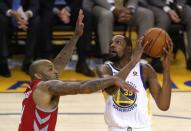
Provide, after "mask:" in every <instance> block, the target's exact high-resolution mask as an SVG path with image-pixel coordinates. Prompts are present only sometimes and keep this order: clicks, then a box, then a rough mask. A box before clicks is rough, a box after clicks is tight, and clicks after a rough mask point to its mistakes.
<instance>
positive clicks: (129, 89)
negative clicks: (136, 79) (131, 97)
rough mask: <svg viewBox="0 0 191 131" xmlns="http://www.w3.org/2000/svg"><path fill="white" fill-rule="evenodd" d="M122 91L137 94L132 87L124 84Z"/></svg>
mask: <svg viewBox="0 0 191 131" xmlns="http://www.w3.org/2000/svg"><path fill="white" fill-rule="evenodd" d="M124 89H126V90H128V91H130V92H133V93H137V92H138V90H137V89H135V88H134V87H132V86H131V85H129V84H125V85H124Z"/></svg>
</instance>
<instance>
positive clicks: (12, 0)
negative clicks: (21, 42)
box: [0, 0, 39, 77]
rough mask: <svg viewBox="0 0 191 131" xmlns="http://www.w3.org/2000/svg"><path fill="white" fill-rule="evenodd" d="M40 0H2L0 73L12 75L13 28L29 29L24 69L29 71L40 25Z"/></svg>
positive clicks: (0, 14)
mask: <svg viewBox="0 0 191 131" xmlns="http://www.w3.org/2000/svg"><path fill="white" fill-rule="evenodd" d="M38 9H39V1H38V0H1V1H0V75H1V76H4V77H10V76H11V72H10V70H9V67H8V61H7V59H8V55H9V53H8V43H9V38H10V37H9V36H10V34H11V33H13V29H22V30H25V31H27V33H28V36H27V42H26V49H25V58H24V61H23V64H22V70H23V71H25V72H27V71H28V68H29V66H30V64H31V62H32V58H33V52H34V47H35V44H36V41H37V32H38V26H39V16H38Z"/></svg>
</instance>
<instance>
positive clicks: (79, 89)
mask: <svg viewBox="0 0 191 131" xmlns="http://www.w3.org/2000/svg"><path fill="white" fill-rule="evenodd" d="M40 86H41V88H44V90H46V91H48V92H49V93H50V94H52V96H60V95H75V94H88V93H93V92H96V91H98V90H102V89H105V88H108V87H111V86H115V87H116V88H128V85H127V84H126V83H125V82H124V81H122V80H121V79H119V78H118V77H114V76H112V77H107V78H101V79H93V80H88V81H82V82H63V81H59V80H50V81H47V82H43V83H41V85H40Z"/></svg>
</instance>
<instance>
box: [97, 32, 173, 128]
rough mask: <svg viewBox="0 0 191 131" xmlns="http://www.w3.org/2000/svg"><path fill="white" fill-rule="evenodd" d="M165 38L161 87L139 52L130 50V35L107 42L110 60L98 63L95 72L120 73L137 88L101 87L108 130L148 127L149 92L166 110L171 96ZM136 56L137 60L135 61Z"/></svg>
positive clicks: (117, 36)
mask: <svg viewBox="0 0 191 131" xmlns="http://www.w3.org/2000/svg"><path fill="white" fill-rule="evenodd" d="M141 42H142V40H140V41H139V42H138V47H139V46H141ZM168 42H170V44H168V48H167V49H163V53H164V56H163V66H164V73H163V84H162V87H161V86H160V84H159V82H158V79H157V74H156V72H155V71H154V70H153V68H152V67H151V66H150V65H148V64H144V63H141V62H139V58H140V55H141V54H139V55H137V54H136V53H133V54H132V43H131V41H130V39H129V38H128V37H124V36H122V35H116V36H114V37H113V38H112V40H111V43H110V55H111V57H110V60H111V62H108V63H106V64H104V65H103V66H101V67H100V68H99V69H98V70H97V72H98V74H99V76H100V77H108V76H118V77H120V78H121V79H123V80H124V81H125V82H127V83H129V84H130V85H132V86H133V87H134V88H136V89H137V90H138V93H136V94H134V93H132V92H129V91H124V90H123V89H117V91H116V88H114V89H112V88H113V87H111V88H106V89H105V90H104V94H106V95H105V98H106V108H105V113H104V117H105V121H106V124H107V125H108V131H151V113H150V109H149V108H150V105H149V98H150V97H149V96H150V95H149V92H150V93H151V95H152V96H153V98H154V100H155V102H156V104H157V106H158V107H159V109H160V110H163V111H165V110H168V108H169V106H170V99H171V86H170V58H171V53H172V49H173V46H172V43H171V41H168ZM147 44H149V42H147ZM144 46H145V45H144ZM143 48H144V47H143ZM137 51H138V50H137ZM134 54H136V55H134ZM137 58H138V59H137ZM135 59H137V60H136V61H135ZM135 62H137V63H135ZM130 63H134V64H130ZM130 65H133V67H132V66H130ZM107 94H113V95H112V96H111V95H107Z"/></svg>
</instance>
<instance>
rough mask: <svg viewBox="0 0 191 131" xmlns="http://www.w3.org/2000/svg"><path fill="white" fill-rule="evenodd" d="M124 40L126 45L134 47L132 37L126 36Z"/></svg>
mask: <svg viewBox="0 0 191 131" xmlns="http://www.w3.org/2000/svg"><path fill="white" fill-rule="evenodd" d="M124 40H125V42H126V45H127V46H128V47H132V42H131V39H130V38H129V37H127V36H124Z"/></svg>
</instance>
